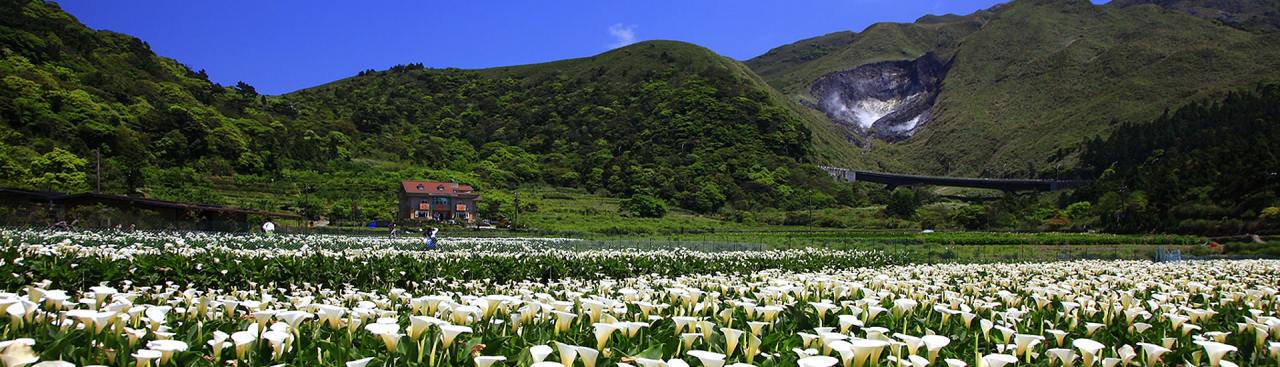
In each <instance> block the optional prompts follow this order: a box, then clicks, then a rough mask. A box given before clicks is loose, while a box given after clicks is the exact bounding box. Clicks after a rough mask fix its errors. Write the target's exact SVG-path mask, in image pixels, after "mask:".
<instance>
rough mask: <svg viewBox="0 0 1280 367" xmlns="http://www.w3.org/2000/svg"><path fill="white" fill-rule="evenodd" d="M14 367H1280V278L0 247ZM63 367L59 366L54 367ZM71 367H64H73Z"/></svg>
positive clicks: (45, 237) (1185, 269) (397, 253)
mask: <svg viewBox="0 0 1280 367" xmlns="http://www.w3.org/2000/svg"><path fill="white" fill-rule="evenodd" d="M0 242H2V243H3V248H0V262H2V263H0V278H3V279H4V280H3V284H4V288H3V289H0V291H2V292H0V311H3V314H4V315H7V316H8V317H7V318H6V319H4V320H0V334H2V335H0V340H3V341H2V342H0V362H2V363H3V364H4V365H5V366H20V365H55V366H56V365H70V364H74V365H110V366H139V367H142V366H215V365H218V366H233V365H234V366H247V365H277V364H281V365H294V366H365V365H368V366H382V365H397V366H486V367H487V366H536V367H553V366H565V367H572V366H584V367H593V366H614V365H621V366H626V365H630V366H646V367H652V366H708V367H723V366H745V365H754V366H796V365H799V366H815V367H821V366H854V367H863V366H894V365H900V366H962V365H967V366H987V367H1002V366H1023V365H1028V366H1104V367H1115V366H1157V365H1168V366H1176V365H1194V366H1214V367H1217V366H1226V367H1230V366H1233V365H1280V318H1277V316H1278V315H1280V294H1278V293H1277V292H1278V291H1277V286H1278V285H1280V262H1276V261H1266V260H1250V261H1202V262H1180V263H1172V264H1169V263H1166V264H1157V263H1150V262H1139V261H1074V262H1052V263H1023V264H970V265H912V264H908V263H906V260H909V259H895V258H891V257H887V256H884V255H883V254H880V253H876V252H869V251H829V250H816V249H796V250H771V251H770V250H757V251H748V250H743V251H698V250H694V249H683V248H671V249H665V250H664V249H642V250H641V249H623V248H591V247H589V246H581V245H580V244H578V243H575V241H574V240H569V239H466V240H464V239H448V240H446V241H445V243H446V246H445V250H443V251H433V252H420V251H416V248H418V246H420V245H421V242H420V240H419V239H416V238H406V239H386V238H381V239H378V238H353V237H340V236H273V237H255V236H236V235H216V234H191V233H185V234H173V233H92V232H76V233H67V232H44V231H22V230H0ZM60 361H61V362H60ZM67 363H69V364H67Z"/></svg>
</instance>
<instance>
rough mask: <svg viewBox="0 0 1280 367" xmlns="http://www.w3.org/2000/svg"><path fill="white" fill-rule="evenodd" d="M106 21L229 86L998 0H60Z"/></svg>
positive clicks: (790, 34) (966, 7)
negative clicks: (240, 83) (242, 82)
mask: <svg viewBox="0 0 1280 367" xmlns="http://www.w3.org/2000/svg"><path fill="white" fill-rule="evenodd" d="M59 3H60V4H61V5H62V7H63V8H64V9H66V10H67V11H69V12H70V13H71V14H72V15H74V16H76V17H77V18H79V19H80V21H81V22H83V23H85V24H87V25H88V26H90V27H92V28H95V29H106V30H112V31H116V32H121V33H127V34H130V35H134V36H137V37H139V38H141V39H143V40H144V41H147V43H149V44H150V45H151V48H152V49H154V50H155V51H156V52H157V53H159V54H160V55H163V56H167V57H171V58H175V59H177V60H178V61H181V62H183V63H185V64H187V65H189V66H191V67H192V68H193V69H196V70H199V69H205V70H206V71H207V72H208V73H209V76H210V77H211V78H212V79H213V80H214V81H215V82H218V83H221V84H224V85H230V84H234V83H235V82H237V81H241V80H243V81H245V82H248V83H249V84H252V85H254V86H255V87H256V88H257V89H258V91H259V92H262V93H268V94H279V93H285V92H290V91H293V90H297V89H301V88H306V87H310V86H314V85H318V84H323V83H326V82H329V81H333V80H336V79H340V78H345V77H348V76H351V75H355V74H356V73H357V72H359V71H361V70H365V69H379V70H381V69H386V68H388V67H390V66H392V65H395V64H407V63H418V62H421V63H423V64H425V65H427V66H429V67H461V68H483V67H493V66H503V65H516V64H528V63H536V62H545V61H552V60H559V59H565V58H572V57H583V56H590V55H594V54H597V53H600V52H603V51H606V50H608V49H610V48H613V47H616V46H618V45H620V44H625V43H628V42H636V41H643V40H651V39H670V40H680V41H687V42H692V43H696V44H699V45H702V46H705V47H708V48H710V49H712V50H714V51H716V52H718V53H720V54H722V55H725V56H729V57H732V58H735V59H739V60H742V59H747V58H751V57H753V56H756V55H759V54H762V53H764V52H765V51H768V50H769V49H770V48H773V47H777V46H780V45H783V44H787V43H791V42H794V41H796V40H799V39H803V38H808V37H813V36H818V35H822V34H826V33H830V32H836V31H842V30H853V31H860V30H862V29H863V28H865V27H867V26H868V25H870V24H872V23H876V22H910V21H913V20H915V19H916V18H918V17H920V16H921V15H924V14H945V13H957V14H968V13H971V12H973V11H975V10H979V9H985V8H988V7H991V6H992V5H994V4H996V3H998V1H995V0H959V1H941V0H930V1H911V0H907V1H892V0H844V1H840V0H814V1H770V0H738V1H721V0H708V1H696V0H686V1H668V0H648V1H611V0H594V1H593V0H571V1H537V2H534V1H528V2H515V1H492V2H485V1H438V2H426V1H382V0H376V1H375V0H364V1H323V0H314V1H295V0H256V1H249V0H220V1H174V0H130V1H102V0H61V1H59Z"/></svg>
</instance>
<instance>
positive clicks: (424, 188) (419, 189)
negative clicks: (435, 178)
mask: <svg viewBox="0 0 1280 367" xmlns="http://www.w3.org/2000/svg"><path fill="white" fill-rule="evenodd" d="M426 189H427V187H426V186H425V185H423V184H418V191H422V190H426Z"/></svg>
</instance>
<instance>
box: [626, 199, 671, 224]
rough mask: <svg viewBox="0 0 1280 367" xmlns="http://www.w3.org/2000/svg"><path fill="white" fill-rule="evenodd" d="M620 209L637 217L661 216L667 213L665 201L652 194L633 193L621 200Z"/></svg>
mask: <svg viewBox="0 0 1280 367" xmlns="http://www.w3.org/2000/svg"><path fill="white" fill-rule="evenodd" d="M622 210H623V211H624V212H626V213H627V214H629V215H634V216H637V217H643V218H662V217H664V216H666V215H667V203H666V202H664V201H662V199H659V198H656V197H654V196H652V195H648V194H635V195H632V196H631V197H629V198H626V199H625V200H623V201H622Z"/></svg>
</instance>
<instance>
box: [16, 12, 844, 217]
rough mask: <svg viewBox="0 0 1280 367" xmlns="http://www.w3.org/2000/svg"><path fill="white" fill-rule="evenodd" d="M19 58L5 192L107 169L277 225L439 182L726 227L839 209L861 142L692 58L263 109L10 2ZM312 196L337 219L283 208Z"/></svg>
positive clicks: (580, 67) (631, 56) (367, 85)
mask: <svg viewBox="0 0 1280 367" xmlns="http://www.w3.org/2000/svg"><path fill="white" fill-rule="evenodd" d="M0 53H2V54H3V59H2V60H0V78H2V79H3V84H2V85H0V152H3V154H2V155H0V167H3V172H0V186H9V187H24V188H32V189H42V190H57V191H72V192H74V191H83V190H88V189H90V186H91V183H92V177H89V176H88V175H87V173H89V172H92V171H93V168H94V167H93V166H94V162H93V158H94V155H95V150H97V151H100V152H101V155H102V157H103V164H102V167H103V181H104V182H103V188H104V191H107V192H112V193H127V194H134V195H145V196H149V197H157V198H165V199H176V200H189V201H202V202H213V203H220V202H225V203H231V204H236V205H244V206H251V207H260V208H264V209H273V210H302V209H304V208H305V209H306V210H308V211H311V212H313V213H315V214H320V213H323V211H316V209H315V207H316V206H323V207H325V208H329V207H333V208H335V210H345V209H342V208H348V209H349V208H352V207H353V206H369V205H376V206H388V205H390V202H391V200H393V199H394V197H393V196H392V195H393V192H392V191H391V190H393V188H394V187H395V186H394V182H395V180H397V179H401V178H434V179H454V180H460V181H465V182H468V183H472V184H475V185H477V186H479V187H480V188H482V189H488V190H490V193H492V194H494V195H493V196H492V197H493V198H494V199H495V200H494V202H501V201H502V199H501V198H502V196H503V195H501V194H500V193H499V192H496V191H494V190H495V189H500V188H514V187H516V186H522V185H552V186H561V187H575V188H579V189H583V190H586V191H598V192H602V193H609V194H612V195H618V196H629V195H632V194H636V193H645V194H650V195H655V196H658V197H661V198H664V199H667V200H670V201H671V202H673V203H675V204H677V205H680V206H683V207H685V208H688V209H692V210H696V211H700V212H712V211H716V210H718V209H720V208H722V207H724V206H726V205H732V206H734V207H736V208H743V209H745V208H762V207H796V206H801V205H819V206H821V205H830V204H832V203H833V202H834V201H833V199H832V193H833V190H834V189H833V188H832V187H833V185H832V184H831V183H830V182H828V181H827V180H826V178H825V176H824V174H822V173H821V172H820V171H818V170H816V169H815V168H814V167H813V166H812V165H810V164H809V163H810V162H813V161H815V160H822V159H829V157H830V155H832V154H844V153H840V152H836V150H833V149H818V148H815V144H814V143H813V141H815V140H819V141H827V142H829V144H827V146H834V145H835V143H842V141H839V138H838V136H837V135H835V134H833V133H832V131H831V130H827V129H826V127H825V126H824V125H822V124H817V123H816V122H817V121H819V120H818V118H819V116H817V115H815V114H812V113H810V112H809V111H805V110H804V109H801V108H799V107H798V106H797V105H795V104H794V103H791V102H789V101H787V100H786V99H785V98H781V97H780V96H779V95H778V94H777V93H776V92H774V91H773V90H772V89H771V88H769V87H768V85H767V84H765V83H764V82H763V81H762V80H760V79H759V78H758V77H757V76H755V75H754V74H753V73H752V72H751V71H750V70H749V69H748V68H746V67H745V66H743V65H741V64H740V63H738V62H735V61H733V60H729V59H727V58H724V57H721V56H718V55H716V54H714V53H713V52H711V51H709V50H706V49H704V48H701V47H698V46H694V45H689V44H684V43H679V42H645V43H641V44H637V45H632V46H630V47H626V48H622V49H618V50H614V51H611V52H608V53H605V54H601V55H598V56H594V57H590V58H583V59H575V60H566V61H560V62H555V63H548V64H541V65H530V66H521V67H508V68H497V69H488V70H457V69H444V70H431V69H425V68H423V67H422V65H421V64H409V65H398V66H395V67H392V68H390V69H389V70H384V71H373V70H369V71H365V72H361V73H360V75H358V76H355V77H352V78H349V79H346V80H342V81H337V82H334V83H330V84H328V85H324V86H320V87H316V88H311V89H308V90H304V91H300V92H297V93H293V94H289V95H285V96H263V95H259V94H257V93H256V92H255V91H254V89H253V87H252V86H250V85H248V84H245V83H240V84H238V85H236V86H234V87H225V86H221V85H217V84H215V83H211V82H210V81H209V80H208V78H207V76H206V75H204V73H203V72H202V71H193V70H191V69H189V68H187V67H186V66H184V65H182V64H181V63H179V62H177V61H174V60H171V59H167V58H163V57H159V56H156V55H155V54H154V53H153V52H152V51H151V50H150V49H149V47H148V46H147V44H146V43H145V42H144V41H142V40H139V39H137V38H134V37H130V36H127V35H122V34H117V33H112V32H108V31H94V30H90V29H88V28H86V27H85V26H84V25H82V24H80V23H79V22H77V21H76V20H75V18H73V17H72V16H70V15H68V14H67V13H65V12H63V11H62V10H61V9H60V8H59V7H58V6H57V4H55V3H48V2H43V1H25V0H6V1H2V2H0ZM811 126H817V129H811ZM824 157H827V158H824ZM384 186H385V188H384ZM308 187H310V189H308ZM304 191H320V195H318V196H320V197H327V198H332V199H333V201H332V202H319V203H302V202H301V200H298V201H288V200H290V199H285V200H284V201H282V200H281V196H282V195H281V194H284V195H285V197H291V196H293V195H297V196H305V195H300V194H302V193H303V192H304ZM352 198H360V199H359V200H353V199H352ZM508 200H509V199H508ZM361 201H363V202H361ZM370 201H372V202H376V203H377V204H370V203H369V202H370ZM324 210H328V209H324ZM346 211H348V212H351V211H355V210H346ZM384 211H389V209H388V208H379V209H378V210H377V212H384Z"/></svg>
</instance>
